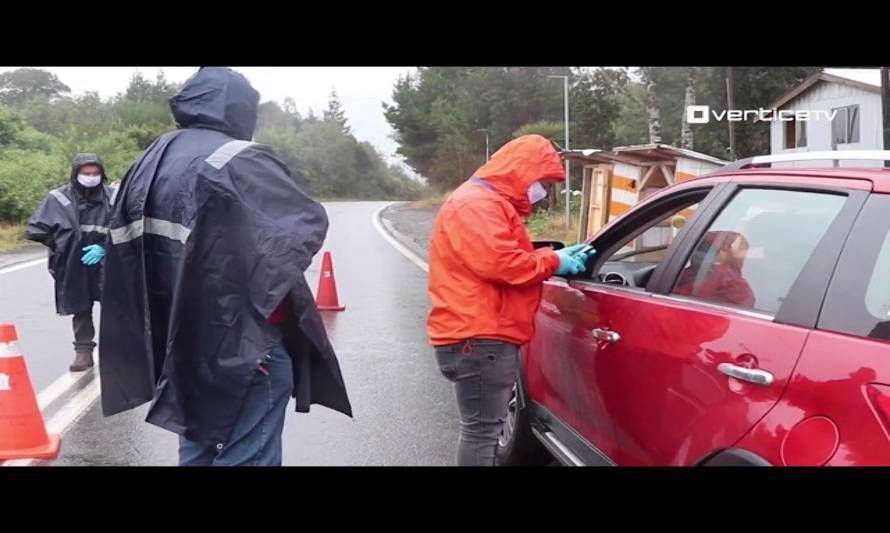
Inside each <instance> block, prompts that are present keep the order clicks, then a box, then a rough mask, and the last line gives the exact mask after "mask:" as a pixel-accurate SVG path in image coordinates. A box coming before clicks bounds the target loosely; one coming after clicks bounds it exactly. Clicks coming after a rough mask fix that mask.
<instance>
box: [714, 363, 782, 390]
mask: <svg viewBox="0 0 890 533" xmlns="http://www.w3.org/2000/svg"><path fill="white" fill-rule="evenodd" d="M717 370H719V371H720V373H721V374H724V375H727V376H729V377H731V378H736V379H739V380H741V381H748V382H750V383H754V384H756V385H772V384H773V381H775V378H774V377H773V375H772V373H771V372H767V371H766V370H759V369H757V368H745V367H743V366H738V365H734V364H732V363H720V364H719V365H717Z"/></svg>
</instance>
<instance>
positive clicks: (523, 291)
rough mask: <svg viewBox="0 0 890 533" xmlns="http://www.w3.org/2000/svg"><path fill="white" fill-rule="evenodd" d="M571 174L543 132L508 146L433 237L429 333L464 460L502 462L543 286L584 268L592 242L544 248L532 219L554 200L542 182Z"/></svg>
mask: <svg viewBox="0 0 890 533" xmlns="http://www.w3.org/2000/svg"><path fill="white" fill-rule="evenodd" d="M564 179H565V171H564V169H563V166H562V159H561V157H560V154H559V152H557V151H556V149H555V148H554V147H553V144H552V143H551V142H550V141H548V140H547V139H546V138H544V137H542V136H540V135H524V136H522V137H519V138H517V139H514V140H513V141H511V142H509V143H507V144H506V145H504V146H503V147H502V148H501V149H500V150H498V151H497V152H496V153H495V154H494V155H493V156H492V157H491V159H490V160H489V161H488V162H487V163H486V164H484V165H483V166H482V167H480V168H479V169H478V170H477V171H476V172H475V173H474V174H473V176H472V177H471V178H470V179H469V180H467V181H466V182H465V183H464V184H462V185H461V186H460V187H458V188H457V190H455V191H454V193H452V194H451V196H450V197H449V198H448V200H446V201H445V203H444V204H443V205H442V207H441V209H440V210H439V213H438V215H437V216H436V220H435V223H434V225H433V230H432V234H431V237H430V272H429V274H430V276H429V295H430V299H431V300H432V310H431V311H430V314H429V318H428V320H427V333H428V334H429V337H430V342H431V344H432V345H433V346H434V348H435V352H436V359H437V362H438V364H439V368H440V370H441V372H442V374H443V375H444V376H445V377H446V378H447V379H449V380H450V381H452V382H453V383H454V387H455V393H456V396H457V404H458V409H459V411H460V416H461V435H460V439H459V443H458V450H457V464H458V465H460V466H494V464H495V452H496V449H497V441H498V436H499V435H500V432H501V429H502V427H503V423H504V419H505V417H506V415H507V404H508V402H509V400H510V394H511V391H512V388H513V385H514V383H515V382H516V378H517V374H518V370H519V347H520V346H521V345H522V344H525V343H527V342H528V341H529V340H530V339H531V338H532V335H533V334H534V315H535V312H536V311H537V309H538V306H539V305H540V302H541V290H542V287H541V285H542V283H543V281H544V280H546V279H547V278H549V277H550V276H552V275H554V274H556V275H572V274H578V273H580V272H583V271H584V269H585V264H586V260H587V256H586V254H584V253H582V252H581V248H583V245H577V246H571V247H568V248H564V249H561V250H558V251H554V250H553V249H551V248H541V249H538V250H535V249H534V247H533V246H532V242H531V239H530V238H529V235H528V232H527V231H526V229H525V226H524V225H523V220H522V219H523V218H524V217H527V216H528V215H530V214H531V213H532V204H533V203H535V202H538V201H541V200H543V199H544V197H546V189H544V187H543V186H542V185H541V183H542V182H556V181H562V180H564Z"/></svg>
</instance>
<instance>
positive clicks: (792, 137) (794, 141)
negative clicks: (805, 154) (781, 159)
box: [785, 120, 807, 150]
mask: <svg viewBox="0 0 890 533" xmlns="http://www.w3.org/2000/svg"><path fill="white" fill-rule="evenodd" d="M806 145H807V123H806V122H801V121H798V120H789V121H788V122H786V123H785V149H786V150H790V149H791V148H801V147H804V146H806Z"/></svg>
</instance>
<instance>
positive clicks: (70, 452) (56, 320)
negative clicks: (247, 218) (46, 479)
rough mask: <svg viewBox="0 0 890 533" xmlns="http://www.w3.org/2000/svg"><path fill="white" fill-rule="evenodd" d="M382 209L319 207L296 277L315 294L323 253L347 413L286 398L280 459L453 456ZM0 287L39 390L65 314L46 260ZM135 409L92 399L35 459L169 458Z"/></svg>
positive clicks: (62, 368)
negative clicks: (321, 224) (323, 218)
mask: <svg viewBox="0 0 890 533" xmlns="http://www.w3.org/2000/svg"><path fill="white" fill-rule="evenodd" d="M385 205H387V203H385V202H334V203H327V204H325V208H326V209H327V211H328V215H329V218H330V220H331V228H330V231H329V234H328V238H327V241H326V242H325V247H324V248H323V249H322V252H320V253H319V254H318V256H317V257H316V261H315V262H314V263H313V265H312V267H310V269H309V270H308V271H307V279H308V280H309V282H310V284H311V285H312V287H313V290H315V288H316V285H317V283H318V275H319V266H320V261H321V257H322V253H323V252H324V251H330V252H331V253H332V254H333V261H334V273H335V276H336V281H337V289H338V292H339V296H340V301H341V303H343V304H345V305H346V310H345V311H344V312H341V313H330V312H329V313H326V317H325V323H326V326H327V328H328V333H329V335H330V338H331V341H332V343H333V345H334V347H335V349H336V351H337V355H338V357H339V360H340V365H341V368H342V371H343V376H344V379H345V381H346V385H347V388H348V391H349V394H350V399H351V401H352V405H353V410H354V412H355V419H354V420H351V419H349V418H347V417H346V416H344V415H341V414H339V413H335V412H333V411H330V410H327V409H325V408H323V407H318V406H314V407H313V409H312V412H311V413H309V414H298V413H295V412H294V411H293V401H291V404H290V405H289V407H288V415H287V421H286V426H285V431H284V463H285V465H349V466H351V465H383V466H388V465H450V464H453V457H454V447H455V444H456V441H457V434H458V429H459V423H458V418H457V413H456V408H455V405H454V398H453V392H452V389H451V385H450V384H449V383H448V382H447V381H446V380H445V379H444V378H443V377H442V376H441V375H440V374H439V371H438V369H437V367H436V364H435V360H434V357H433V354H432V351H431V349H430V348H429V346H428V344H427V339H426V335H425V330H424V322H425V318H426V313H427V310H428V306H429V301H428V298H427V295H426V274H425V273H424V272H423V271H422V270H421V269H419V268H418V267H417V266H415V265H414V264H413V263H411V262H410V261H408V260H407V259H406V258H405V257H403V256H402V255H401V254H400V253H399V252H397V251H396V250H395V249H394V248H393V247H392V246H391V245H390V244H388V243H387V242H386V241H385V240H384V239H383V238H381V236H380V235H379V234H378V233H377V231H376V229H375V227H374V225H373V223H372V216H373V215H374V213H375V212H376V211H377V210H378V209H380V208H381V207H383V206H385ZM38 257H40V256H38ZM0 268H2V265H0ZM0 295H2V297H0V322H13V323H15V324H16V326H17V327H18V329H19V336H20V338H21V346H22V350H23V352H24V353H25V355H26V357H27V362H28V366H29V370H30V373H31V376H32V381H33V382H34V386H35V389H36V390H42V389H43V388H45V387H46V386H47V385H48V384H50V383H51V382H52V381H53V380H55V379H56V378H57V377H59V376H60V375H62V374H64V373H66V372H67V365H68V364H69V363H70V356H71V355H72V354H71V326H70V318H68V317H57V316H55V314H54V312H53V296H52V283H51V279H50V278H49V274H48V273H47V272H46V266H45V264H43V265H38V266H34V267H30V268H27V269H23V270H19V271H16V272H12V273H7V274H0ZM96 315H98V310H97V312H96ZM92 377H93V376H92V375H90V376H87V379H85V380H84V381H85V382H86V381H88V380H89V379H90V378H92ZM63 401H64V399H63ZM57 403H62V402H57ZM146 412H147V405H146V406H142V407H141V408H138V409H135V410H133V411H129V412H126V413H122V414H119V415H116V416H113V417H109V418H104V417H103V416H102V414H101V410H100V408H99V405H98V402H97V403H95V404H94V405H93V406H92V407H91V408H90V409H89V410H87V411H86V413H85V414H84V415H83V416H82V418H80V419H79V420H78V421H77V422H76V423H75V424H74V425H73V426H72V427H71V428H70V429H69V430H68V431H67V432H66V433H65V434H64V436H63V442H62V450H63V451H62V455H61V456H60V457H59V459H57V460H55V461H53V462H51V463H46V464H53V465H175V464H176V450H177V438H176V436H175V435H173V434H171V433H168V432H166V431H164V430H162V429H159V428H156V427H154V426H151V425H149V424H146V423H145V422H144V421H143V420H144V417H145V413H146ZM45 415H47V416H51V415H52V413H48V414H47V413H45Z"/></svg>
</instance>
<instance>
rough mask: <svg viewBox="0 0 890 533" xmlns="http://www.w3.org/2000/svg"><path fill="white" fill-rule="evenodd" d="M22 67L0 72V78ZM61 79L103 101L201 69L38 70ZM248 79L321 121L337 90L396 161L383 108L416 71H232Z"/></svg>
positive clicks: (363, 133) (358, 126) (362, 131)
mask: <svg viewBox="0 0 890 533" xmlns="http://www.w3.org/2000/svg"><path fill="white" fill-rule="evenodd" d="M15 68H19V67H0V72H4V71H7V70H14V69H15ZM36 68H41V69H44V70H48V71H50V72H53V73H55V74H56V75H57V76H58V77H59V79H60V80H62V82H63V83H65V84H66V85H67V86H68V87H70V88H71V92H72V93H73V94H74V95H78V94H82V93H84V92H87V91H96V92H98V93H99V95H100V96H102V97H106V98H107V97H109V96H114V95H115V94H117V93H118V92H121V91H123V90H124V89H126V87H127V84H128V83H129V81H130V76H132V75H133V73H134V72H135V71H137V70H139V71H142V73H143V74H144V75H145V76H146V77H147V78H149V79H152V80H153V79H154V78H155V76H156V75H157V73H158V71H159V70H160V69H161V68H163V70H164V75H165V76H166V77H167V79H168V80H170V81H174V82H182V81H185V80H186V79H187V78H188V77H189V76H191V75H192V74H193V73H194V72H195V71H196V70H197V68H198V67H36ZM232 68H233V69H235V70H237V71H238V72H240V73H242V74H244V75H245V76H247V78H248V79H249V80H250V82H251V84H252V85H253V86H254V88H255V89H256V90H258V91H259V92H260V98H261V100H263V101H266V100H275V101H277V102H281V101H282V100H284V98H285V97H287V96H290V97H291V98H293V99H294V100H295V101H296V102H297V107H298V108H299V110H300V112H301V113H302V114H303V115H305V114H306V113H307V112H308V110H309V108H310V107H311V108H312V109H313V110H314V111H315V113H316V114H317V115H319V116H321V112H322V110H324V109H325V108H326V107H327V103H328V96H329V95H330V93H331V88H332V87H336V89H337V94H338V95H339V97H340V102H341V104H342V105H343V109H344V111H345V112H346V117H347V118H348V119H349V122H348V124H349V125H350V126H351V127H352V131H353V133H354V135H355V136H356V138H358V139H359V140H360V141H368V142H370V143H371V144H373V145H374V146H376V147H377V149H378V151H380V153H381V154H382V155H383V156H384V157H386V158H387V159H388V160H390V161H396V160H398V158H397V157H396V156H395V150H396V147H397V145H396V143H395V142H394V141H393V140H392V139H390V135H391V134H392V130H391V129H390V127H389V124H388V123H387V122H386V119H384V118H383V107H382V106H381V102H383V101H386V102H391V96H392V88H393V85H394V84H395V82H396V80H397V79H398V77H399V76H400V75H402V74H405V73H407V72H413V71H414V70H415V69H414V67H232Z"/></svg>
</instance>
